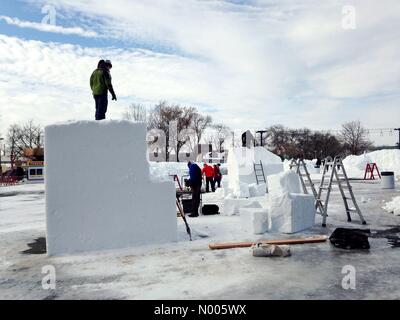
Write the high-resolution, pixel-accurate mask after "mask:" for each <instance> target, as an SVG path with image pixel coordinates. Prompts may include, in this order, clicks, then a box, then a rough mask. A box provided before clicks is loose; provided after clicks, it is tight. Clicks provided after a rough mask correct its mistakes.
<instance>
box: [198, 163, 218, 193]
mask: <svg viewBox="0 0 400 320" xmlns="http://www.w3.org/2000/svg"><path fill="white" fill-rule="evenodd" d="M201 172H202V174H203V175H204V176H205V177H206V192H210V184H211V190H212V192H215V183H214V169H213V167H211V166H209V165H208V164H207V163H204V167H203V170H201Z"/></svg>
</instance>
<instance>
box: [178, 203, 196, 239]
mask: <svg viewBox="0 0 400 320" xmlns="http://www.w3.org/2000/svg"><path fill="white" fill-rule="evenodd" d="M176 207H177V208H178V210H179V213H180V215H181V217H182V219H183V221H184V222H185V225H186V232H187V234H188V235H189V239H190V241H192V231H191V230H190V227H189V224H188V223H187V221H186V216H185V212H184V211H183V209H182V206H181V203H180V200H179V197H178V196H177V197H176Z"/></svg>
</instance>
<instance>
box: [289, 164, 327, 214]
mask: <svg viewBox="0 0 400 320" xmlns="http://www.w3.org/2000/svg"><path fill="white" fill-rule="evenodd" d="M289 168H290V169H291V170H292V169H295V172H296V173H297V174H298V175H299V178H300V182H301V186H302V188H303V192H304V194H310V192H309V190H308V188H307V184H308V187H309V188H310V189H311V193H312V194H313V196H314V198H315V208H316V209H317V210H318V211H319V214H320V215H323V212H324V210H325V209H324V205H323V203H322V202H321V201H317V199H318V193H317V190H316V189H315V185H314V182H313V181H312V179H311V176H310V173H309V172H308V169H307V164H306V163H305V161H304V159H301V158H299V159H297V160H295V159H292V161H291V162H290V164H289Z"/></svg>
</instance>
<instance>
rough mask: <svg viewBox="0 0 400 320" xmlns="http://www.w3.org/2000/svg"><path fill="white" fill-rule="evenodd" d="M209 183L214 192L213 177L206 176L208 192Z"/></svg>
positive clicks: (208, 189) (208, 190) (207, 189)
mask: <svg viewBox="0 0 400 320" xmlns="http://www.w3.org/2000/svg"><path fill="white" fill-rule="evenodd" d="M210 185H211V190H212V192H215V183H214V178H213V177H206V192H210Z"/></svg>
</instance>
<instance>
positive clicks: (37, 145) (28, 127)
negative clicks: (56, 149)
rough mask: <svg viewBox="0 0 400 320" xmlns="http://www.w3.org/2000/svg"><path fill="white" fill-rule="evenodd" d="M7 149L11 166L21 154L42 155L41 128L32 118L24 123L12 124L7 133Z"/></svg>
mask: <svg viewBox="0 0 400 320" xmlns="http://www.w3.org/2000/svg"><path fill="white" fill-rule="evenodd" d="M7 149H8V152H9V154H10V161H11V167H14V163H15V161H16V160H18V159H19V158H21V157H23V156H27V155H28V154H29V155H30V156H39V157H43V128H42V127H41V126H40V125H37V124H35V123H34V122H33V120H30V121H28V122H27V123H26V124H24V125H22V126H21V125H18V124H13V125H11V126H10V127H9V129H8V133H7Z"/></svg>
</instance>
